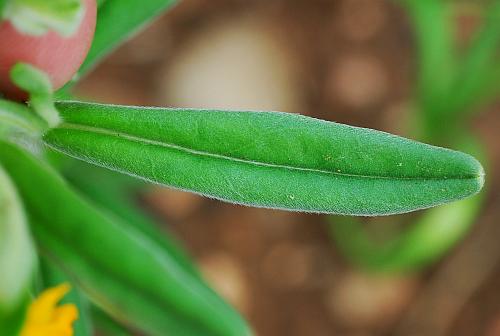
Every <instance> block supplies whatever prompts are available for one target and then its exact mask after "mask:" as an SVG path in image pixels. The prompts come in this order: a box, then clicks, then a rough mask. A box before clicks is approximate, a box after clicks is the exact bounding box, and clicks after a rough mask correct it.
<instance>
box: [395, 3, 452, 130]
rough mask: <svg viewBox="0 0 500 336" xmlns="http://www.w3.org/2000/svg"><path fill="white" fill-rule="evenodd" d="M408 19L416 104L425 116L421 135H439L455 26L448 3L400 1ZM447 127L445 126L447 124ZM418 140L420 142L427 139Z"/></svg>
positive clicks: (450, 65) (450, 72)
mask: <svg viewBox="0 0 500 336" xmlns="http://www.w3.org/2000/svg"><path fill="white" fill-rule="evenodd" d="M402 3H403V4H404V6H405V7H406V9H407V12H408V14H409V15H410V19H411V22H412V24H413V28H414V32H415V38H416V41H417V45H418V61H419V64H418V87H417V97H418V98H417V99H418V102H417V104H418V105H419V107H420V108H421V110H422V113H424V119H423V120H424V123H423V131H424V132H423V134H421V135H424V134H425V135H428V134H440V133H442V124H443V122H444V120H443V117H442V114H441V113H440V111H441V110H442V109H443V104H446V103H447V102H446V101H443V100H442V98H443V96H445V95H447V94H448V93H449V90H450V87H451V85H452V83H453V81H454V76H455V73H456V68H457V57H456V54H455V49H454V43H453V42H454V38H453V36H454V35H453V32H454V26H453V20H451V14H452V11H451V8H452V7H451V6H453V3H451V2H449V1H436V0H402ZM447 125H448V124H447ZM426 137H427V136H421V137H420V138H426Z"/></svg>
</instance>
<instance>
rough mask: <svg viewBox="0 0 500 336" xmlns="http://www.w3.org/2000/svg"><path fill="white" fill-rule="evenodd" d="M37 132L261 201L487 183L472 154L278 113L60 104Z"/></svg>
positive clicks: (160, 174)
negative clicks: (51, 122)
mask: <svg viewBox="0 0 500 336" xmlns="http://www.w3.org/2000/svg"><path fill="white" fill-rule="evenodd" d="M57 108H58V109H59V111H60V112H61V116H62V118H63V120H64V122H63V123H62V124H60V125H59V126H58V127H57V128H54V129H52V130H50V131H49V132H48V133H47V134H46V135H45V137H44V140H45V142H46V143H47V144H48V145H50V146H51V147H53V148H55V149H57V150H59V151H62V152H64V153H66V154H68V155H70V156H73V157H76V158H79V159H82V160H85V161H87V162H91V163H94V164H97V165H100V166H104V167H107V168H110V169H113V170H117V171H121V172H124V173H127V174H131V175H134V176H138V177H142V178H144V179H146V180H149V181H153V182H156V183H160V184H164V185H168V186H172V187H174V188H179V189H185V190H190V191H194V192H197V193H201V194H203V195H206V196H209V197H214V198H217V199H221V200H226V201H229V202H234V203H239V204H246V205H252V206H258V207H268V208H280V209H288V210H298V211H308V212H323V213H337V214H347V215H388V214H395V213H404V212H409V211H413V210H417V209H423V208H428V207H432V206H435V205H439V204H443V203H447V202H450V201H454V200H458V199H462V198H465V197H467V196H470V195H472V194H475V193H477V192H478V191H479V190H480V189H481V187H482V185H483V180H484V176H483V175H484V174H483V170H482V167H481V165H480V164H479V163H478V162H477V161H476V160H475V159H474V158H472V157H471V156H469V155H467V154H464V153H461V152H456V151H452V150H448V149H444V148H439V147H434V146H430V145H426V144H422V143H418V142H415V141H411V140H408V139H404V138H401V137H397V136H394V135H390V134H387V133H383V132H379V131H375V130H370V129H364V128H357V127H351V126H347V125H342V124H337V123H333V122H327V121H322V120H318V119H313V118H308V117H304V116H301V115H294V114H287V113H279V112H235V111H217V110H193V109H165V108H145V107H127V106H115V105H102V104H91V103H82V102H60V103H58V104H57Z"/></svg>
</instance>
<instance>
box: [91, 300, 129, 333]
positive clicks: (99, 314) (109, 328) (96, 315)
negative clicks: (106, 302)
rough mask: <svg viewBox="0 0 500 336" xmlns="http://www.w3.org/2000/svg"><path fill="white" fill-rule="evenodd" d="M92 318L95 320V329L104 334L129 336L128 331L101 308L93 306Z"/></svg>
mask: <svg viewBox="0 0 500 336" xmlns="http://www.w3.org/2000/svg"><path fill="white" fill-rule="evenodd" d="M92 319H93V320H94V321H95V324H96V327H97V329H98V330H99V331H100V332H101V333H102V334H103V335H106V336H130V335H131V333H130V331H128V330H126V329H125V328H124V327H123V326H121V325H120V324H118V323H117V322H116V321H114V320H113V319H112V318H111V317H110V316H108V315H107V314H106V313H105V312H103V311H102V310H100V309H98V308H96V307H93V309H92Z"/></svg>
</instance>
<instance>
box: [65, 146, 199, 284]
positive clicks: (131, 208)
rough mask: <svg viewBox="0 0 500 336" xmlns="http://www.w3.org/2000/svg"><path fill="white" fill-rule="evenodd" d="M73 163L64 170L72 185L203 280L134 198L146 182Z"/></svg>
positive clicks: (187, 257)
mask: <svg viewBox="0 0 500 336" xmlns="http://www.w3.org/2000/svg"><path fill="white" fill-rule="evenodd" d="M58 154H59V153H58ZM65 157H66V158H68V157H67V156H65ZM68 159H69V158H68ZM71 160H72V164H69V166H68V167H67V168H65V169H64V175H65V177H66V178H67V179H68V180H69V182H70V183H71V184H72V185H74V186H75V187H76V188H78V190H80V191H81V192H82V193H84V194H85V195H86V196H87V197H89V198H91V199H92V200H93V201H94V202H95V203H96V204H98V205H100V206H101V207H102V208H103V209H106V210H108V211H112V212H113V213H114V214H115V215H117V216H119V217H120V218H121V219H122V220H123V221H122V223H123V224H124V225H125V224H128V225H131V226H132V227H134V228H135V229H137V230H139V231H141V233H143V234H145V235H147V236H148V237H149V238H150V239H152V240H154V241H155V242H156V243H158V245H160V246H161V247H162V248H163V249H164V253H167V254H169V255H170V256H171V257H172V258H174V259H175V260H176V261H177V262H178V263H179V265H181V266H183V267H184V269H185V270H186V271H188V272H190V273H191V274H193V275H196V276H199V274H198V270H197V269H196V267H195V266H194V264H193V262H192V261H191V259H190V258H189V256H188V255H187V254H186V252H184V251H183V250H182V248H181V247H180V244H179V243H178V242H177V240H176V239H174V237H172V236H171V233H169V232H168V231H166V230H165V229H163V230H159V229H158V227H157V225H156V223H154V222H153V220H152V219H151V218H150V217H149V216H148V215H146V214H145V213H144V212H143V211H141V210H140V209H139V207H138V206H137V204H136V202H135V201H134V200H133V196H134V195H135V194H136V193H137V192H138V191H139V189H142V188H143V187H144V186H145V184H144V183H143V182H142V181H139V180H137V179H135V178H133V177H130V176H126V175H123V174H120V173H116V172H114V171H110V170H106V169H102V168H100V167H96V166H93V165H89V164H87V163H85V162H81V161H77V160H73V159H71Z"/></svg>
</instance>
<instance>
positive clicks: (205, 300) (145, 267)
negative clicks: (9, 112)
mask: <svg viewBox="0 0 500 336" xmlns="http://www.w3.org/2000/svg"><path fill="white" fill-rule="evenodd" d="M0 160H2V163H3V164H4V166H5V167H6V169H7V170H8V171H9V173H10V174H11V176H12V178H13V179H14V180H15V182H16V184H17V185H18V188H19V191H20V193H21V194H22V196H23V199H24V200H25V203H26V206H27V210H28V212H29V214H30V219H31V221H32V224H33V225H32V229H33V231H34V235H35V238H36V239H37V241H38V243H39V245H40V247H41V249H42V250H44V251H46V253H47V254H49V255H50V256H51V258H52V259H53V260H57V261H58V263H59V264H60V265H61V267H62V269H63V270H64V271H65V273H67V274H68V275H70V276H71V278H72V279H73V280H74V281H75V282H76V283H77V284H79V286H80V287H81V288H82V289H83V290H84V291H85V293H86V294H87V295H88V296H89V298H90V299H91V300H92V301H93V302H94V303H96V304H97V305H98V306H99V307H100V308H102V309H103V310H105V311H106V312H107V313H109V314H110V315H112V316H113V317H114V318H116V319H118V320H120V321H122V322H124V323H126V324H128V325H131V326H133V327H136V328H139V329H142V330H143V331H146V332H147V333H148V334H150V335H190V336H193V335H217V336H219V335H220V336H230V335H231V336H240V335H242V336H243V335H249V334H250V331H249V329H248V328H247V326H246V324H245V322H244V321H243V320H242V319H241V318H240V317H239V316H238V314H237V313H235V312H234V311H233V310H232V309H231V308H230V307H229V306H228V305H227V304H225V303H224V302H223V301H222V300H221V299H220V298H219V297H218V296H217V295H216V294H214V293H213V292H212V290H210V289H209V288H208V287H206V285H205V284H204V283H202V282H201V281H200V280H199V279H198V278H197V277H194V276H192V275H191V274H190V273H188V272H186V271H185V270H184V269H183V267H181V266H179V265H178V263H177V262H176V261H175V260H174V259H172V258H171V257H170V256H169V255H168V254H165V253H164V251H163V249H162V248H161V247H160V246H159V245H158V244H157V243H156V242H154V241H153V240H151V239H149V238H148V237H147V236H145V235H143V234H142V233H141V232H140V231H137V230H134V229H133V228H131V227H127V226H126V225H122V224H121V223H120V219H119V218H118V217H115V216H113V215H112V214H111V213H104V212H101V211H98V210H96V209H95V208H94V207H93V206H92V204H91V203H90V202H89V201H88V200H86V199H83V198H82V197H81V196H79V195H77V194H76V193H75V192H74V191H73V190H72V189H71V188H70V187H69V186H68V184H66V182H65V181H64V180H62V179H61V178H60V177H59V176H58V175H57V174H56V173H55V172H54V171H53V170H52V168H51V167H50V166H48V165H46V164H44V163H43V162H40V161H39V160H37V159H36V158H34V157H32V156H31V155H30V154H28V153H27V152H24V151H23V150H21V149H19V148H17V147H15V146H13V145H11V144H8V143H2V142H0ZM33 185H36V186H37V189H36V191H34V190H33ZM41 190H42V191H43V195H40V191H41ZM41 196H42V197H41Z"/></svg>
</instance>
